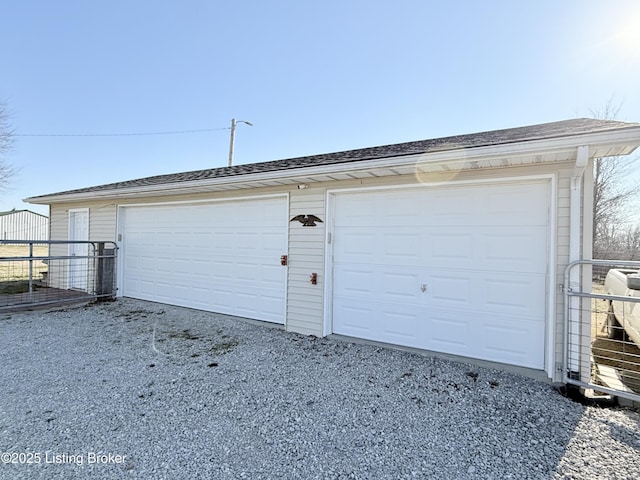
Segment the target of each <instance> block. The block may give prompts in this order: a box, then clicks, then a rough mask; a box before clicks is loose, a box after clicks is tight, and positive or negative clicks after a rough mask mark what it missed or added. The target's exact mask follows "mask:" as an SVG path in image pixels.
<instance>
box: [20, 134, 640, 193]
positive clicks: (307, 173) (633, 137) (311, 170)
mask: <svg viewBox="0 0 640 480" xmlns="http://www.w3.org/2000/svg"><path fill="white" fill-rule="evenodd" d="M582 145H588V146H589V147H590V156H591V157H599V156H605V155H606V154H599V152H600V151H606V150H607V149H611V148H616V147H618V148H622V149H623V153H619V154H621V155H627V154H629V153H632V152H633V151H634V150H635V149H636V148H637V147H638V146H640V126H638V127H626V128H622V129H615V130H608V131H604V132H596V133H589V134H576V135H570V136H562V137H558V138H551V139H541V140H529V141H523V142H514V143H505V144H500V145H486V146H478V147H466V148H457V149H451V150H444V151H437V152H427V153H420V154H410V155H400V156H390V157H383V158H376V159H370V160H358V161H346V162H343V163H332V164H327V165H317V166H301V167H295V168H291V169H287V170H274V171H269V172H260V173H246V174H242V175H234V176H225V177H216V178H209V179H202V180H194V181H187V182H185V181H182V182H174V183H167V184H159V185H144V186H135V187H128V188H114V189H105V190H95V191H88V192H78V193H68V194H52V195H43V196H37V197H29V198H26V199H25V200H24V201H25V202H29V203H33V204H41V205H50V204H56V203H69V202H74V201H80V200H101V199H113V198H132V197H142V196H149V194H150V193H153V194H157V195H179V194H185V193H189V191H190V190H191V189H193V188H194V187H199V188H206V187H211V188H212V189H215V187H216V186H221V185H229V186H231V185H234V184H252V183H255V184H259V186H264V183H265V182H269V181H274V180H279V181H281V182H282V181H284V182H285V183H291V184H295V183H296V179H300V178H304V179H308V178H309V177H313V176H321V175H327V174H331V173H340V172H355V171H362V170H375V169H388V168H394V167H401V166H407V165H416V166H418V165H427V164H446V163H452V162H460V160H461V159H464V160H466V161H471V160H480V159H489V158H490V159H494V158H495V159H498V158H509V157H511V158H515V157H520V156H524V155H543V154H550V153H554V154H563V153H564V154H566V157H567V158H566V160H571V159H573V158H575V154H576V148H577V147H578V146H582ZM279 184H280V185H282V183H279ZM256 186H258V185H256Z"/></svg>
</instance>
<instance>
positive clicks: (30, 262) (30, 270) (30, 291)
mask: <svg viewBox="0 0 640 480" xmlns="http://www.w3.org/2000/svg"><path fill="white" fill-rule="evenodd" d="M32 299H33V242H29V300H30V301H32Z"/></svg>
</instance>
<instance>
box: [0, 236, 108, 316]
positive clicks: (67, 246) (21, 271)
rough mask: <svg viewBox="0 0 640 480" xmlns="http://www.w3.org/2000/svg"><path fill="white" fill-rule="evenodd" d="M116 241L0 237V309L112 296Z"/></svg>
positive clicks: (14, 308)
mask: <svg viewBox="0 0 640 480" xmlns="http://www.w3.org/2000/svg"><path fill="white" fill-rule="evenodd" d="M117 250H118V247H117V246H116V244H115V243H114V242H87V241H68V240H51V241H37V240H0V311H3V310H16V309H23V308H29V307H31V306H37V305H47V304H58V303H69V302H78V301H88V300H93V299H97V298H105V297H114V296H115V295H116V253H117Z"/></svg>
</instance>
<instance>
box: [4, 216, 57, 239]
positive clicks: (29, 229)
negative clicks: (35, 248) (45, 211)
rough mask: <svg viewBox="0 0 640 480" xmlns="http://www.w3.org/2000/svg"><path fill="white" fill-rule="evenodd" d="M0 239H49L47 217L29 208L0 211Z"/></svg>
mask: <svg viewBox="0 0 640 480" xmlns="http://www.w3.org/2000/svg"><path fill="white" fill-rule="evenodd" d="M0 240H33V241H42V240H49V217H47V216H45V215H41V214H39V213H35V212H32V211H31V210H16V209H13V210H9V211H8V212H0Z"/></svg>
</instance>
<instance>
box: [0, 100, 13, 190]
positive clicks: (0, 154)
mask: <svg viewBox="0 0 640 480" xmlns="http://www.w3.org/2000/svg"><path fill="white" fill-rule="evenodd" d="M12 144H13V130H12V128H11V124H10V122H9V114H8V112H7V106H6V104H5V103H3V102H0V190H2V189H5V188H6V187H7V185H8V183H9V180H10V179H11V177H12V176H13V174H14V173H15V170H14V168H13V167H12V166H11V165H9V164H8V163H7V162H6V161H5V158H4V157H5V155H6V153H7V152H8V151H9V150H10V149H11V145H12Z"/></svg>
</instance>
